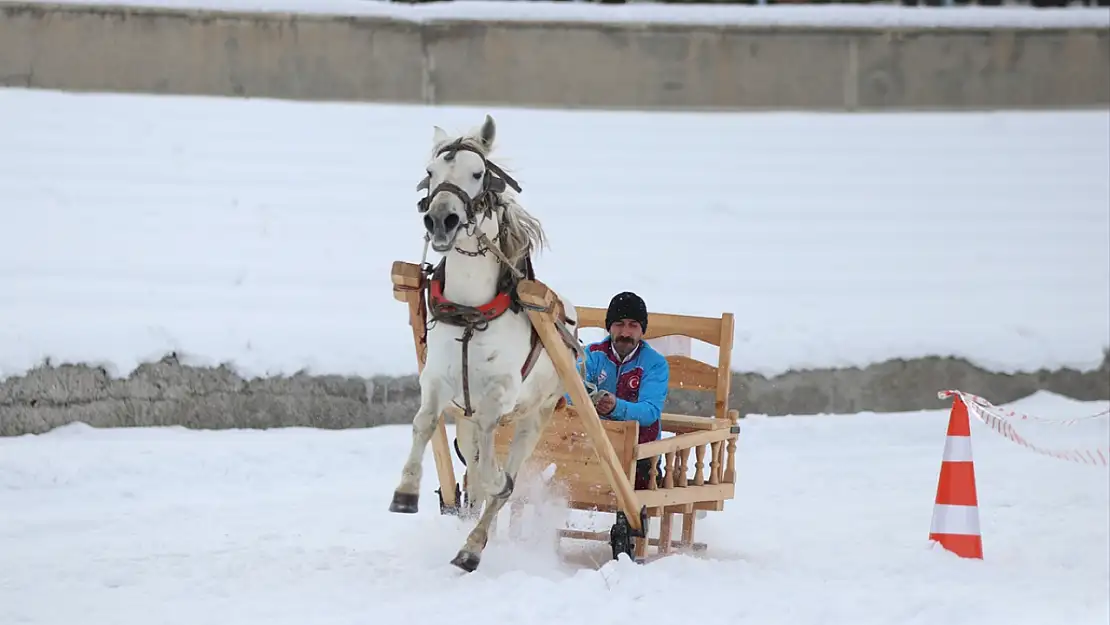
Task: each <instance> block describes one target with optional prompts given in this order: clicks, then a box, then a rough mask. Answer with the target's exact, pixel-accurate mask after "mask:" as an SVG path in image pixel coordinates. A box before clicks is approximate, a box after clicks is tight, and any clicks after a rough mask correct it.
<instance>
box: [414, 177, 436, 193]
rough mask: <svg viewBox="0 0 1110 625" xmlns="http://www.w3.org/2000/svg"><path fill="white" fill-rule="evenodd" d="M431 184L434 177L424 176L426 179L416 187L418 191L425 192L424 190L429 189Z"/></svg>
mask: <svg viewBox="0 0 1110 625" xmlns="http://www.w3.org/2000/svg"><path fill="white" fill-rule="evenodd" d="M430 184H432V175H431V174H428V175H427V176H424V179H423V180H421V181H420V184H418V185H416V190H417V191H423V190H424V189H427V188H428V186H429V185H430Z"/></svg>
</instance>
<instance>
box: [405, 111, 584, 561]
mask: <svg viewBox="0 0 1110 625" xmlns="http://www.w3.org/2000/svg"><path fill="white" fill-rule="evenodd" d="M495 133H496V129H495V126H494V122H493V119H492V118H490V117H489V116H487V117H486V120H485V123H484V124H483V125H482V126H481V127H480V128H477V129H475V130H474V131H472V132H471V133H469V134H468V135H466V136H465V138H464V141H467V142H469V143H470V144H471V145H473V146H475V147H477V148H479V149H480V150H481V151H482V152H483V153H485V154H486V155H487V157H488V155H489V153H490V152H491V151H492V148H493V144H494V138H495ZM452 140H453V138H451V137H448V135H447V134H446V133H445V132H444V131H443V130H442V129H440V128H439V127H438V126H437V127H436V128H435V133H434V136H433V148H432V158H431V160H430V162H429V163H428V167H427V170H428V175H429V187H428V188H429V190H430V192H431V193H432V194H433V195H432V197H431V198H430V202H429V203H428V211H427V213H425V214H424V216H423V218H424V219H425V220H426V221H425V225H426V227H427V228H428V230H429V235H430V244H431V246H432V248H433V249H435V250H436V251H438V252H440V253H444V254H445V256H446V265H445V274H444V289H443V295H444V297H445V298H447V299H448V300H450V301H452V302H454V303H457V304H464V305H467V306H480V305H482V304H485V303H487V302H489V301H490V300H492V299H493V298H494V296H495V295H496V292H497V283H498V278H499V276H500V273H501V270H502V267H501V263H500V261H499V260H498V259H497V257H496V256H494V255H493V254H492V253H490V252H488V251H486V252H484V253H480V254H475V253H476V252H479V251H480V249H481V247H480V245H479V241H478V234H477V233H478V231H481V232H483V233H485V235H486V236H487V237H488V238H489V240H490V241H492V242H493V244H495V245H498V246H499V248H500V249H501V251H502V252H503V253H504V255H505V256H506V257H507V258H508V259H510V261H512V262H514V263H515V262H516V261H518V260H519V259H520V258H523V257H524V256H525V255H528V254H534V253H535V252H537V251H538V250H539V248H541V247H542V246H543V243H544V235H543V230H542V228H541V227H540V224H539V221H538V220H536V219H535V218H534V217H532V216H531V215H530V214H528V213H527V211H525V210H524V208H523V207H522V206H521V204H520V203H519V201H518V198H517V195H516V193H515V192H514V191H513V190H512V189H506V190H505V191H503V192H501V193H500V194H499V197H500V200H501V201H500V202H496V203H495V208H494V211H493V213H492V216H491V217H490V218H483V216H482V214H481V212H480V211H478V212H476V215H475V219H476V220H477V221H478V222H479V223H478V224H476V225H475V224H468V215H467V212H466V210H465V206H464V204H463V202H462V201H461V200H460V199H459V198H458V197H456V196H455V195H453V194H452V193H449V192H445V191H442V190H441V191H438V192H437V187H438V186H439V185H440V184H442V183H443V182H445V181H446V182H449V183H453V184H455V185H458V187H460V188H461V189H463V190H464V191H465V192H466V193H467V194H468V196H469V197H470V198H471V199H472V200H473V199H474V198H475V197H476V196H477V195H478V194H479V193H480V192H481V189H482V176H483V175H484V174H485V170H486V166H485V163H484V161H483V159H482V158H481V157H480V156H479V155H477V154H474V153H472V152H469V151H465V150H460V151H458V152H456V153H455V154H454V156H453V158H450V159H446V158H445V157H444V155H438V156H437V152H438V151H439V149H440V148H441V147H442V146H444V145H446V144H447V143H448V142H450V141H452ZM451 216H454V217H455V218H457V221H454V220H452V219H451ZM452 225H453V227H451V226H452ZM464 251H465V252H470V253H471V254H470V255H468V254H464V253H462V252H464ZM560 299H562V302H563V308H564V311H565V313H566V315H567V317H568V318H569V319H571V320H573V321H577V315H576V314H575V308H574V306H573V304H571V302H570V301H568V300H567V299H566V298H563V297H562V296H560ZM430 325H431V327H430V328H429V330H428V336H427V357H426V362H425V365H424V370H423V372H422V373H421V375H420V394H421V395H420V408H419V409H418V410H417V413H416V416H415V417H414V419H413V433H412V448H411V450H410V452H409V456H408V459H407V460H406V462H405V466H404V469H403V471H402V476H401V481H400V484H399V486H398V487H397V491H398V492H399V493H407V494H417V493H418V492H419V489H420V479H421V475H422V471H423V466H422V459H423V455H424V450H425V448H426V446H427V444H428V442H429V440H430V439H431V436H432V434H433V432H434V430H435V426H436V422H437V416H438V415H440V414H441V413H443V411H444V410H445V409H446V408H447V407H448V406H449V404H450V403H451V402H455V403H456V404H458V405H459V406H463V405H465V404H464V395H463V381H462V342H461V340H460V339H461V338H462V335H463V328H461V327H458V326H454V325H450V324H447V323H442V322H440V323H432V324H430ZM574 328H575V326H573V325H570V326H568V329H569V330H570V332H571V334H572V335H574V336H577V332H576V331H575V329H574ZM530 347H531V322H530V321H529V318H528V315H527V313H526V312H525V311H523V310H522V311H520V312H513V311H512V310H509V311H507V312H506V313H505V314H503V315H501V316H500V317H498V318H497V319H494V320H492V321H490V322H489V324H488V326H487V327H486V329H484V330H482V331H475V332H474V334H473V337H472V338H471V340H470V345H469V348H468V369H469V382H470V398H471V404H472V407H473V409H474V414H473V415H472V417H471V424H470V426H469V427H461V428H458V429H457V433H458V436H459V447H460V449H461V451H462V453H463V454H464V456H465V457H466V458H467V467H468V469H469V471H468V475H469V478H468V485H467V486H468V492H469V494H470V498H471V501H472V502H476V505H480V503H481V502H482V501H483V500H484V501H485V504H486V506H485V510H484V511H483V513H482V515H481V517H480V518H479V520H478V522H477V524H476V526H475V527H474V529H473V530H472V531H471V533H470V535H469V536H468V538H467V541H466V543H465V545H464V546H463V548H462V551H460V553H459V556H460V557H463V556H466V555H469V556H470V557H472V559H474V560H477V559H479V558H480V555H481V553H482V550H483V549H484V547H485V544H486V540H487V538H488V533H489V529H490V524H491V522H492V520H493V518H494V517H495V516H496V515H497V512H498V511H499V510H500V509H501V507H502V505H504V503H505V501H506V499H507V496H508V493H505V492H504V491H505V490H506V489H507V487H508V481H507V479H506V474H507V475H508V476H511V477H512V478H513V479H514V480H515V478H516V475H517V472H518V471H519V470H520V467H521V465H522V464H523V462H524V461H525V460H526V459H527V457H528V456H529V455H531V453H532V451H533V450H534V449H535V446H536V443H537V442H538V441H539V437H540V433H541V432H542V431H543V429H544V427H545V426H546V425H547V422H548V420H549V419H550V418H551V416H552V414H553V412H554V410H555V406H556V403H557V402H558V400H559V398H560V397H562V396H563V395H564V393H565V390H564V386H563V383H562V381H561V380H560V379H559V376H558V374H557V373H556V370H555V367H554V365H553V364H552V362H551V359H550V357H549V356H548V354H547V352H546V351H541V353H540V355H539V358H538V359H537V361H536V363H535V365H534V367H533V368H532V370H531V372H530V373H529V375H528V377H527V379H525V380H523V381H522V380H521V377H520V372H521V368H522V367H523V366H524V362H525V359H526V358H527V356H528V353H529V351H530ZM568 349H569V348H568ZM572 353H573V352H572ZM503 417H505V418H506V419H511V420H512V421H513V422H514V423H515V435H514V439H513V441H512V444H511V446H510V451H509V457H508V459H507V461H506V465H505V467H504V468H502V467H500V466H499V463H498V461H497V459H496V457H495V453H494V447H493V441H494V430H495V428H496V426H497V424H498V423H499V422H500V421H501V420H502V418H503ZM495 494H500V495H501V496H495ZM464 552H465V553H464Z"/></svg>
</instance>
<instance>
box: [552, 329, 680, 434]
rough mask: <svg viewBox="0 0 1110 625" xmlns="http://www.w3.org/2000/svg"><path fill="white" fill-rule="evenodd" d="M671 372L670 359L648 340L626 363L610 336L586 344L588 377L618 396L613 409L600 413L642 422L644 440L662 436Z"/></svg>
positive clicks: (617, 419)
mask: <svg viewBox="0 0 1110 625" xmlns="http://www.w3.org/2000/svg"><path fill="white" fill-rule="evenodd" d="M578 362H579V363H580V362H581V360H579V361H578ZM670 372H671V369H670V363H668V362H667V359H666V358H665V357H664V356H663V355H662V354H660V353H659V352H658V351H656V350H655V349H654V348H652V346H651V345H648V344H647V342H646V341H640V344H639V346H638V347H637V348H636V350H635V351H634V352H632V353H631V354H629V358H628V360H627V361H625V362H623V363H622V362H620V359H619V357H618V356H617V354H616V353H615V352H614V351H613V350H612V348H611V347H610V345H609V339H608V338H606V339H604V340H602V341H598V342H596V343H591V344H590V345H588V346H587V347H586V379H587V380H589V381H590V382H592V383H594V384H596V385H597V387H598V388H599V389H602V390H606V391H609V392H610V393H612V394H613V395H614V396H616V398H617V405H616V406H615V407H614V408H613V411H612V412H611V413H609V414H608V415H599V416H600V417H601V418H602V419H610V420H613V421H637V422H639V424H640V436H639V442H641V443H646V442H649V441H654V440H659V438H660V433H661V430H660V427H659V417H660V415H662V413H663V403H664V402H665V401H666V400H667V383H668V381H669V379H670ZM567 402H568V403H571V402H570V397H567Z"/></svg>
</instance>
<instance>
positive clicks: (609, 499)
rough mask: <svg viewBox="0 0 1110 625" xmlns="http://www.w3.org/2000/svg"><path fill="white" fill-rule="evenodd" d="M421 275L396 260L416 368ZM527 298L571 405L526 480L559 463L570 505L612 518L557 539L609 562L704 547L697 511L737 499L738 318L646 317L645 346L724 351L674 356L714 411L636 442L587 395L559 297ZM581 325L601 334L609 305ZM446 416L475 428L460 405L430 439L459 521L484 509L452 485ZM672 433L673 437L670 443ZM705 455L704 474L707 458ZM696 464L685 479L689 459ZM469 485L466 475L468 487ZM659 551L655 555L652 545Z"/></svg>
mask: <svg viewBox="0 0 1110 625" xmlns="http://www.w3.org/2000/svg"><path fill="white" fill-rule="evenodd" d="M422 281H423V274H422V272H421V270H420V266H419V265H416V264H413V263H406V262H403V261H397V262H394V263H393V268H392V282H393V294H394V297H395V299H397V300H398V301H401V302H405V303H407V304H408V308H409V324H410V326H411V328H412V332H413V340H414V344H415V346H416V355H417V362H418V367H419V369H420V370H421V371H422V370H423V367H424V362H425V349H426V345H425V343H424V328H425V325H426V323H425V322H426V319H427V308H426V306H425V303H424V301H423V297H422V291H421V286H422ZM518 294H519V296H520V299H521V301H522V302H523V303H524V304H525V305H526V306H527V307H528V311H527V312H528V315H529V318H530V319H531V321H532V324H533V326H535V327H536V328H537V330H538V331H539V334H540V338H541V340H542V341H543V343H544V346H545V347H546V348H547V349H548V353H549V354H554V355H555V357H554V358H553V361H554V363H555V366H556V370H557V371H558V372H559V375H560V377H561V378H562V379H563V383H564V384H565V385H566V388H567V389H568V394H569V395H570V396H571V399H572V400H573V403H574V405H573V406H564V407H562V408H560V409H558V410H557V411H556V413H555V416H554V417H553V418H552V421H551V423H550V424H549V425H548V427H547V429H546V430H545V431H544V434H543V437H542V438H541V440H540V442H539V444H538V445H537V446H536V450H535V451H534V452H533V454H532V456H531V457H530V458H529V459H528V461H527V462H525V464H524V466H523V467H522V469H521V471H522V473H525V472H529V471H542V470H543V469H544V468H545V467H547V466H549V465H552V464H553V465H555V473H554V476H553V478H552V480H553V481H554V482H556V483H557V484H558V485H559V486H560V487H561V488H562V489H563V490H564V491H565V493H564V495H565V496H566V499H567V506H568V507H569V508H572V509H578V510H591V511H599V512H612V513H615V515H616V520H615V522H614V525H613V527H612V528H611V530H610V531H608V532H604V531H602V532H588V531H582V530H572V529H566V528H564V529H561V530H559V532H558V538H571V539H586V540H599V541H604V542H609V543H610V545H611V547H612V551H613V558H617V557H618V556H619V554H620V553H626V554H628V555H629V556H631V557H632V558H634V559H635V560H636V561H639V562H644V561H646V560H648V559H654V557H660V556H663V555H667V554H669V553H672V552H674V551H675V550H676V549H691V550H695V551H698V550H702V549H705V545H704V544H703V543H695V542H694V528H695V524H696V520H697V513H698V511H703V510H718V511H720V510H723V509H724V501H725V500H726V499H733V498H734V496H735V476H736V470H735V458H736V440H737V438H738V435H739V431H740V428H739V425H738V417H739V413H738V412H737V411H736V410H730V409H729V408H728V401H729V391H730V386H731V385H730V382H731V370H730V362H731V355H732V337H733V327H734V326H733V316H732V314H731V313H724V314H723V315H722V316H721V317H719V318H714V317H696V316H686V315H673V314H665V313H651V314H649V321H648V328H649V331H648V332H647V333H645V337H644V338H645V339H651V338H656V337H663V336H674V335H679V336H688V337H690V338H693V339H698V340H701V341H704V342H706V343H709V344H711V345H715V346H717V347H718V348H719V356H718V363H717V366H716V367H714V366H712V365H708V364H706V363H703V362H701V361H698V360H694V359H692V358H689V357H686V356H680V355H673V356H668V357H667V360H668V362H669V363H670V370H671V375H670V384H669V386H670V388H672V389H674V388H682V389H692V390H702V391H712V392H714V393H715V404H714V411H713V412H714V414H712V415H683V414H672V413H664V414H663V416H662V419H661V421H662V423H661V428H662V430H663V432H664V434H663V438H662V439H660V440H657V441H652V442H649V443H644V444H639V443H638V434H639V424H637V423H636V422H635V421H608V420H602V419H600V418H599V417H598V415H597V412H596V410H595V409H594V406H593V404H592V403H591V402H590V401H589V395H588V393H587V391H586V389H585V386H584V385H583V383H582V380H581V378H580V377H579V375H578V370H577V368H576V367H575V364H574V358H573V357H572V356H571V355H570V354H569V353H567V350H566V349H565V345H564V344H563V342H562V339H561V338H560V337H559V335H558V333H557V330H556V329H555V326H554V323H555V321H554V318H553V317H552V316H551V312H550V311H551V310H552V303H553V302H554V298H555V296H554V293H552V292H551V291H550V289H548V288H547V287H546V286H545V285H543V284H542V283H541V282H538V281H532V280H523V281H521V282H520V284H519V286H518ZM576 309H577V311H578V323H579V327H580V328H582V327H595V328H604V326H605V313H606V310H605V309H604V308H593V307H584V306H578V307H576ZM446 413H450V414H451V416H452V417H453V418H454V420H455V424H456V430H460V429H465V428H466V427H469V426H470V424H469V420H468V419H467V418H466V417H465V416H464V415H463V413H462V410H461V409H459V408H457V407H452V408H449V409H448V410H447V411H445V414H443V415H440V418H439V420H438V422H437V425H436V432H435V434H434V435H433V437H432V448H433V455H434V458H435V463H436V473H437V476H438V479H439V483H440V488H439V489H437V491H436V492H437V493H438V494H439V498H440V512H441V513H443V514H460V513H462V512H464V511H466V512H469V510H468V507H469V506H471V505H479V506H480V502H464V501H463V498H464V495H463V491H462V489H460V487H459V483H458V482H457V480H456V478H455V470H454V453H453V451H452V449H451V444H450V442H449V441H448V438H447V430H446ZM512 431H513V425H512V424H505V423H503V424H501V425H500V426H499V427H498V429H497V433H496V442H495V450H496V453H497V455H498V456H499V457H500V459H501V461H502V462H504V460H505V457H506V456H507V454H508V448H509V444H510V442H511V440H512ZM668 434H669V436H668ZM707 450H708V451H709V458H708V469H709V471H708V473H706V471H705V468H706V462H705V460H706V458H705V456H706V451H707ZM691 453H693V455H694V459H695V462H694V464H693V467H692V468H693V469H694V473H693V475H690V474H689V470H690V468H691V464H690V462H689V460H690V455H691ZM642 459H657V460H656V461H653V462H652V463H651V479H650V484H649V485H648V487H647V488H645V489H635V488H633V481H634V479H635V472H636V463H637V461H639V460H642ZM658 460H662V465H663V466H662V468H663V471H662V473H661V474H660V475H657V469H656V465H657V464H658ZM463 483H464V484H465V473H464V482H463ZM510 506H511V510H512V516H511V519H512V520H511V521H510V531H512V526H513V525H515V524H516V523H517V520H518V518H519V515H520V514H521V512H522V508H523V504H522V503H520V502H519V501H518V500H515V499H514V500H512V501H511V502H510ZM675 514H679V515H681V516H682V534H681V540H679V541H673V540H672V539H671V536H672V522H673V517H674V515H675ZM654 517H659V518H660V524H659V532H658V534H657V536H655V537H652V536H650V535H649V532H648V529H649V525H650V519H651V518H654ZM649 545H651V546H655V547H656V552H655V554H654V557H649V556H648V554H647V547H648V546H649Z"/></svg>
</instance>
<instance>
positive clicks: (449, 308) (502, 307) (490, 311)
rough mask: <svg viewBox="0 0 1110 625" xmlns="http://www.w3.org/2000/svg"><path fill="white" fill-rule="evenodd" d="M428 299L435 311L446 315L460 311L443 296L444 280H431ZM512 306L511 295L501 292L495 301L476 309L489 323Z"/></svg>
mask: <svg viewBox="0 0 1110 625" xmlns="http://www.w3.org/2000/svg"><path fill="white" fill-rule="evenodd" d="M428 297H429V299H431V302H430V303H431V307H432V309H433V310H437V311H440V312H445V313H452V312H455V311H456V310H458V309H457V308H456V307H455V303H454V302H452V301H451V300H449V299H447V298H446V297H444V296H443V281H442V280H437V279H435V278H431V280H430V283H429V284H428ZM511 305H512V299H511V298H510V297H509V294H508V293H507V292H505V291H501V292H500V293H498V294H497V295H494V296H493V299H491V300H490V301H488V302H486V303H485V304H482V305H481V306H475V307H474V308H475V310H477V311H478V312H479V313H480V314H481V315H482V317H484V318H485V319H486V320H487V321H493V320H494V319H496V318H498V317H500V316H501V315H503V314H505V311H507V310H509V306H511Z"/></svg>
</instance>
